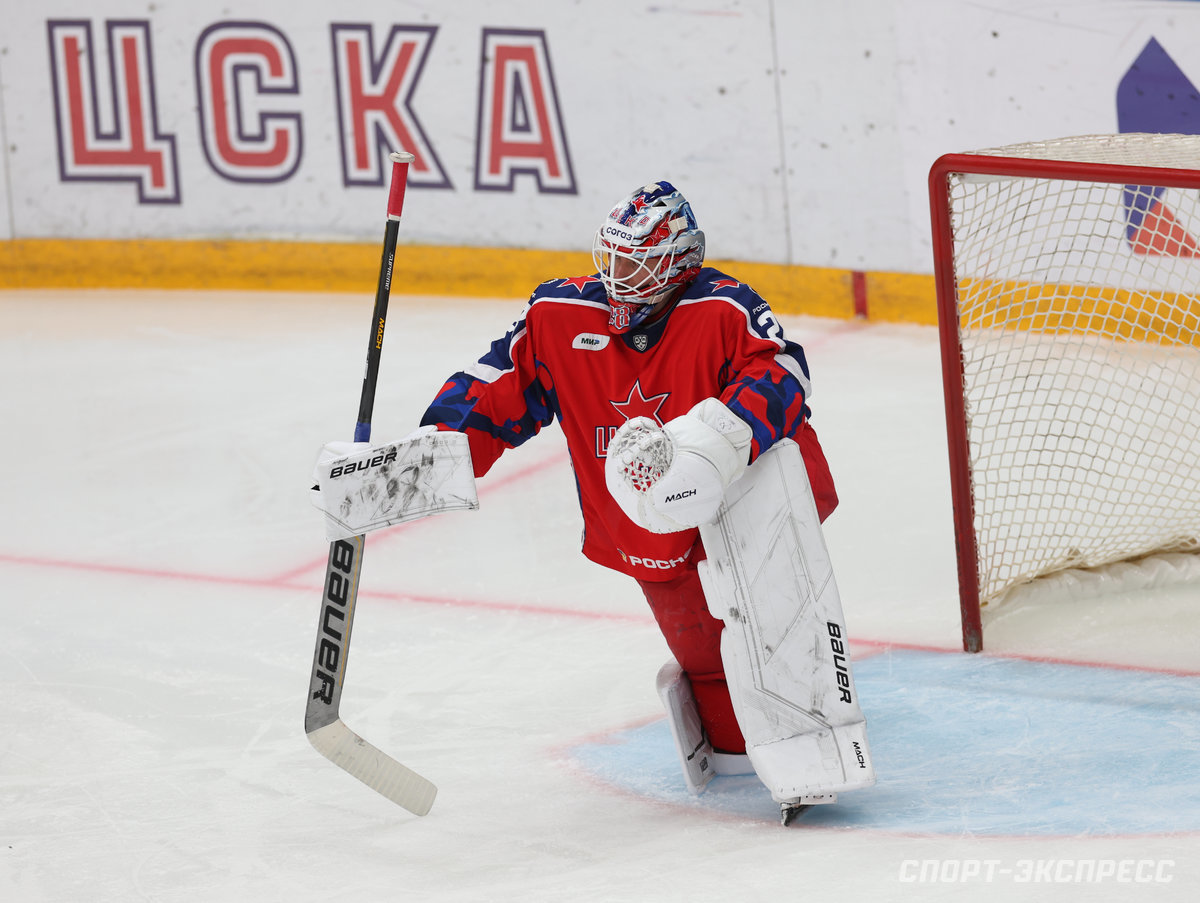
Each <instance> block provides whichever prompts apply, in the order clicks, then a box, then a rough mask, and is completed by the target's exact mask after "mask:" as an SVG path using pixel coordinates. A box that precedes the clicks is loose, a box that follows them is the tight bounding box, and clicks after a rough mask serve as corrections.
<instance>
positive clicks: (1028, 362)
mask: <svg viewBox="0 0 1200 903" xmlns="http://www.w3.org/2000/svg"><path fill="white" fill-rule="evenodd" d="M929 196H930V211H931V216H932V226H933V250H934V270H935V280H936V286H937V300H938V321H939V331H940V336H941V356H942V375H943V386H944V391H945V404H946V427H947V435H948V439H949V451H950V479H951V494H952V499H953V505H954V528H955V541H956V545H957V557H958V576H959V595H960V604H961V608H962V625H963V646H964V648H965V649H967V650H968V651H971V652H977V651H979V650H980V649H981V648H982V646H983V623H984V613H985V611H986V610H988V609H989V608H992V609H994V607H995V606H997V605H998V604H1000V603H1001V602H1003V601H1004V600H1005V599H1006V598H1010V597H1012V596H1013V595H1014V594H1017V593H1019V592H1021V591H1023V590H1022V588H1023V586H1024V585H1026V584H1029V583H1030V581H1035V580H1037V579H1038V578H1042V577H1045V576H1046V575H1052V574H1055V573H1061V572H1064V571H1065V570H1066V569H1077V568H1097V567H1101V566H1106V565H1107V566H1110V567H1112V563H1113V562H1124V561H1130V560H1136V559H1143V558H1144V557H1145V556H1153V555H1156V554H1158V553H1164V552H1178V551H1187V552H1192V551H1196V550H1197V549H1198V548H1200V463H1198V461H1197V447H1198V444H1200V439H1198V437H1200V136H1196V135H1157V134H1155V135H1151V134H1124V135H1099V136H1083V137H1077V138H1063V139H1058V140H1053V141H1045V142H1034V143H1029V144H1019V145H1012V146H1008V147H1001V148H995V149H991V150H983V151H976V152H973V153H968V154H949V155H946V156H943V157H941V158H939V159H938V160H937V161H936V163H935V164H934V165H933V168H932V169H931V171H930V175H929ZM1178 557H1186V558H1188V559H1189V560H1200V559H1196V557H1195V556H1178ZM1068 573H1071V571H1068ZM1039 582H1040V581H1039ZM1143 585H1144V584H1143Z"/></svg>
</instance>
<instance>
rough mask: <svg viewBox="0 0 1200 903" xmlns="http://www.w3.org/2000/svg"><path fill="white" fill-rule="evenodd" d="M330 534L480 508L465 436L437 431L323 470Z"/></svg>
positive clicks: (326, 464)
mask: <svg viewBox="0 0 1200 903" xmlns="http://www.w3.org/2000/svg"><path fill="white" fill-rule="evenodd" d="M317 477H318V482H319V484H320V487H321V498H322V503H323V505H324V507H325V536H326V538H327V539H328V540H329V541H330V542H333V541H335V540H338V539H348V538H350V537H351V536H359V535H361V534H363V533H367V532H370V531H371V530H379V529H382V528H384V527H390V526H394V525H395V524H402V523H405V522H407V521H411V520H417V519H419V518H422V517H428V516H429V515H431V514H441V513H443V512H446V511H462V510H474V509H477V508H478V507H479V496H478V495H477V493H476V491H475V474H474V471H473V469H472V466H471V449H470V446H469V444H468V440H467V437H466V434H465V433H456V432H448V431H444V430H443V431H437V430H431V431H428V432H423V433H421V434H420V435H418V436H416V437H415V438H411V439H401V440H400V441H399V442H392V443H389V444H388V445H376V446H372V447H371V448H369V449H367V450H366V451H362V452H357V453H355V454H352V455H348V456H346V457H344V458H335V459H333V460H331V461H323V462H321V463H320V464H318V466H317Z"/></svg>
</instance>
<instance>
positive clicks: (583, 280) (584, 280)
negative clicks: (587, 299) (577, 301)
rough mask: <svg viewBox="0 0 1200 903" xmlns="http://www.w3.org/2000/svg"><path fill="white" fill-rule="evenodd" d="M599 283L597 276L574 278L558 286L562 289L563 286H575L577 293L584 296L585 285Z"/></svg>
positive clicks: (565, 280)
mask: <svg viewBox="0 0 1200 903" xmlns="http://www.w3.org/2000/svg"><path fill="white" fill-rule="evenodd" d="M599 281H600V280H599V279H597V278H596V277H595V276H572V277H571V278H570V279H564V280H563V281H562V282H560V283H559V284H558V287H559V288H562V287H563V286H567V285H573V286H575V289H576V291H578V292H579V294H581V295H582V294H583V287H584V286H585V285H587V284H588V283H589V282H599Z"/></svg>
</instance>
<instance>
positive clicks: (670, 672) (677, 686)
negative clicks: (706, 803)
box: [657, 659, 716, 794]
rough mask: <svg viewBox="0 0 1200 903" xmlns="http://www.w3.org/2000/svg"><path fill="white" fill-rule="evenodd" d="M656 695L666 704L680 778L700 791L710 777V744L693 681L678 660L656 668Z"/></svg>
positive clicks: (693, 791) (711, 763)
mask: <svg viewBox="0 0 1200 903" xmlns="http://www.w3.org/2000/svg"><path fill="white" fill-rule="evenodd" d="M657 683H658V695H659V697H661V699H662V701H663V705H665V706H666V707H667V723H668V724H669V725H670V726H671V737H672V738H673V739H674V740H675V749H676V750H677V751H678V752H679V762H680V764H681V765H682V766H683V779H684V780H685V781H686V782H687V787H688V790H690V791H691V792H692V793H695V794H700V793H703V792H704V788H705V787H707V786H708V782H709V781H711V780H712V779H713V776H714V775H715V774H716V771H715V769H714V767H713V765H714V763H713V750H712V744H710V743H709V742H708V737H707V736H705V734H704V728H702V727H701V726H700V711H699V710H698V709H697V708H696V697H695V696H694V695H692V682H691V681H690V680H688V676H687V675H686V674H684V673H683V669H682V668H680V667H679V663H678V662H677V661H675V660H674V659H672V660H671V661H669V662H667V663H666V664H665V665H663V666H662V667H661V668H660V669H659V671H658V681H657Z"/></svg>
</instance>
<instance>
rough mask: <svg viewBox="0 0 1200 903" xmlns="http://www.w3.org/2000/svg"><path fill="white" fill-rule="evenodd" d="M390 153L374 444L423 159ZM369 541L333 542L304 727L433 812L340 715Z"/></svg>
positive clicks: (412, 780)
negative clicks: (408, 196)
mask: <svg viewBox="0 0 1200 903" xmlns="http://www.w3.org/2000/svg"><path fill="white" fill-rule="evenodd" d="M390 159H391V162H392V174H391V188H390V190H389V192H388V205H387V226H386V228H385V230H384V236H383V257H382V260H381V261H380V264H379V287H378V288H377V290H376V292H375V310H374V316H373V318H372V320H371V337H370V341H369V343H368V345H367V367H366V373H365V374H364V375H363V385H362V394H361V396H360V398H359V406H358V421H357V423H356V424H355V427H354V441H355V442H368V441H370V438H371V413H372V410H373V408H374V406H375V384H376V381H377V380H378V377H379V358H380V355H381V353H382V351H383V328H384V324H385V323H386V321H387V307H388V298H389V296H390V294H391V287H392V265H393V263H394V260H395V256H396V236H397V234H398V232H399V229H400V212H401V210H402V208H403V207H404V189H405V186H406V183H407V179H408V165H409V164H410V163H412V162H413V160H414V159H416V158H415V157H414V156H413V155H412V154H408V153H393V154H391V155H390ZM365 542H366V538H365V537H364V536H352V537H349V538H347V539H339V540H336V541H334V542H332V543H330V545H329V563H328V565H327V566H326V568H325V585H324V595H323V596H322V599H321V617H320V622H319V624H318V627H317V645H316V650H315V651H314V653H313V665H312V676H311V679H310V681H309V686H308V700H307V704H306V706H305V710H304V732H305V733H306V734H307V735H308V739H309V742H311V743H312V745H313V746H314V747H315V748H316V750H317V752H319V753H320V754H321V755H323V756H324V757H325V758H327V759H328V760H329V761H331V762H332V763H333V764H334V765H337V766H338V767H339V768H341V769H342V770H343V771H346V772H347V773H349V774H351V775H353V776H354V777H356V778H358V779H359V780H360V781H362V782H363V783H364V784H366V785H367V786H368V787H370V788H371V789H372V790H375V791H377V792H378V793H381V794H383V795H384V796H386V797H387V798H388V799H390V800H391V801H392V802H394V803H397V804H399V805H401V806H403V807H404V808H405V809H407V810H408V811H409V812H412V813H414V814H416V815H425V814H426V813H427V812H429V810H430V808H432V806H433V800H434V797H435V796H436V795H437V787H435V786H434V785H433V784H432V783H431V782H430V781H428V780H426V779H425V778H423V777H421V776H420V775H419V774H417V773H416V772H415V771H413V770H412V769H411V768H408V767H407V766H404V765H401V764H400V763H399V762H397V761H396V760H395V759H393V758H391V757H390V756H388V755H386V754H384V753H383V752H381V751H380V750H378V749H376V748H375V747H374V746H372V745H371V744H370V743H368V742H367V741H366V740H364V739H363V738H362V737H360V736H358V734H356V733H354V731H352V730H350V728H348V727H347V726H346V724H345V723H344V722H343V721H342V719H341V716H340V715H339V713H338V708H339V706H340V704H341V699H342V687H343V686H344V683H345V677H346V660H347V659H348V658H349V655H350V629H351V627H352V626H353V623H354V604H355V602H356V600H357V599H358V579H359V574H360V573H361V571H362V557H363V548H364V545H365Z"/></svg>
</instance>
